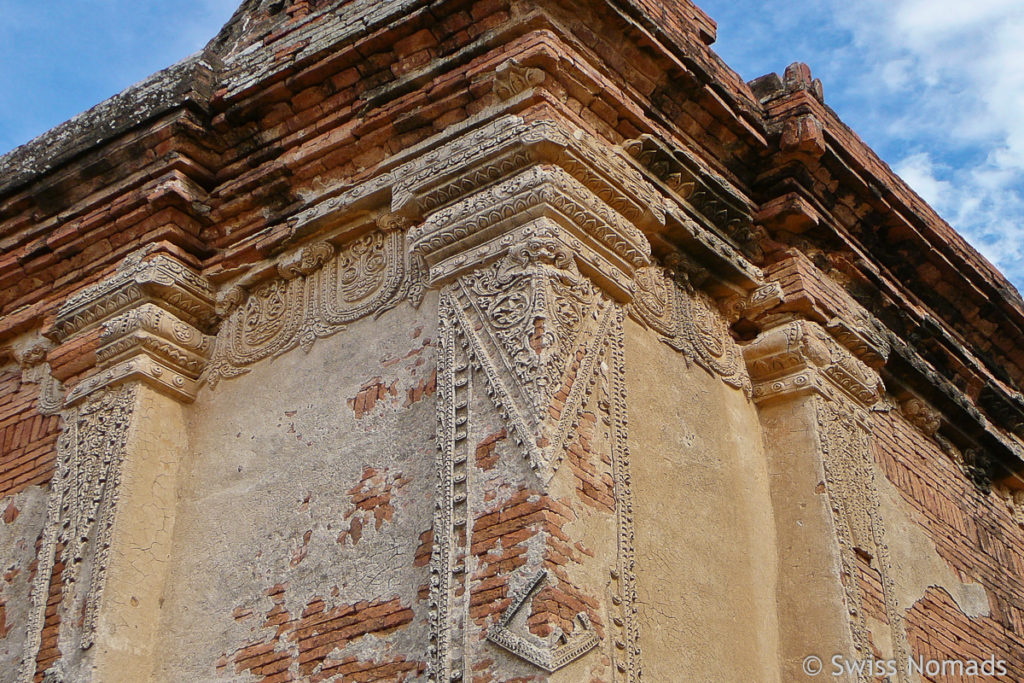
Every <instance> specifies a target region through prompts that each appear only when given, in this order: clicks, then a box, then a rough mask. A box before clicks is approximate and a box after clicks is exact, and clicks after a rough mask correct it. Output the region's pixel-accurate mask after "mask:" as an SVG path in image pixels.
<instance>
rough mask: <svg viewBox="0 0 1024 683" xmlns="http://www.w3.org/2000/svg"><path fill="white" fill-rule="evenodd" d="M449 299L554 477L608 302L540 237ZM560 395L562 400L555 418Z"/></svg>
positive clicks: (472, 277) (539, 463)
mask: <svg viewBox="0 0 1024 683" xmlns="http://www.w3.org/2000/svg"><path fill="white" fill-rule="evenodd" d="M447 301H448V306H450V307H451V308H452V309H453V312H454V313H455V314H456V315H457V316H458V317H459V319H460V321H462V323H463V324H462V327H463V332H464V334H465V335H466V337H467V338H468V339H469V340H470V343H471V345H472V348H473V350H474V355H475V356H476V358H477V359H478V362H480V363H481V365H482V366H483V369H484V371H485V373H486V374H487V377H488V379H489V381H490V383H491V386H492V389H493V391H494V394H495V397H496V400H497V401H498V403H499V404H500V407H501V408H502V409H503V410H504V411H505V413H506V414H507V415H508V419H509V421H510V422H511V425H512V428H513V431H514V433H515V434H516V438H517V440H518V441H519V442H520V443H521V444H522V445H523V447H524V448H525V450H526V452H527V454H528V456H529V458H530V461H531V463H532V465H533V467H534V468H535V469H536V470H537V471H538V472H539V473H542V475H543V476H544V477H545V478H550V476H551V475H552V474H553V472H554V470H555V469H556V468H557V466H558V463H559V461H560V460H561V457H562V449H563V446H564V443H565V439H566V437H567V436H568V434H569V431H570V429H571V427H572V424H573V421H574V420H576V419H577V414H576V413H577V411H578V410H579V407H580V405H581V404H582V402H583V399H584V398H585V397H586V392H587V390H588V387H589V385H590V382H591V378H592V376H593V371H594V367H595V363H594V355H593V354H587V353H586V352H585V349H586V347H587V345H588V344H600V343H601V340H602V339H603V338H604V336H605V335H606V334H607V332H608V326H609V322H610V316H611V307H610V304H609V302H608V301H607V299H605V298H604V297H603V296H602V295H601V294H600V292H599V290H598V289H597V288H596V287H595V286H594V284H593V283H592V282H590V280H589V279H587V278H585V277H583V276H582V275H581V274H580V273H579V271H578V270H577V267H576V263H575V259H574V258H573V256H572V254H570V253H569V251H568V250H567V249H566V248H565V246H564V245H563V244H562V243H561V242H558V241H556V240H554V239H545V238H543V237H535V238H532V239H530V240H528V241H526V242H525V243H521V244H517V245H515V246H514V247H513V248H512V249H511V250H510V251H509V252H508V254H507V255H506V256H505V258H503V259H502V260H500V261H498V262H496V263H495V264H493V265H491V266H490V267H487V268H483V269H479V270H477V271H474V272H472V273H470V274H469V275H466V276H464V277H463V278H462V279H461V280H460V281H459V285H458V287H457V289H456V297H455V300H452V299H448V300H447ZM567 385H568V386H567ZM560 392H561V393H564V394H565V396H564V398H561V399H560V401H561V402H562V403H563V405H562V407H561V409H560V410H557V411H555V413H556V414H557V417H552V408H551V406H552V402H553V399H554V398H555V395H556V394H557V393H560Z"/></svg>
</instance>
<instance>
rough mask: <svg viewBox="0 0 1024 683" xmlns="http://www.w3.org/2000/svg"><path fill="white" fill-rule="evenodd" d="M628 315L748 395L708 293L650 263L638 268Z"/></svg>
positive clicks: (737, 355)
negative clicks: (645, 266) (684, 284)
mask: <svg viewBox="0 0 1024 683" xmlns="http://www.w3.org/2000/svg"><path fill="white" fill-rule="evenodd" d="M630 313H631V314H632V315H633V316H634V317H635V318H637V319H638V320H639V321H640V322H642V323H643V324H645V325H647V326H648V327H650V328H651V329H652V330H654V331H655V332H657V333H659V334H660V335H662V337H661V340H662V342H664V343H665V344H667V345H669V346H671V347H672V348H673V349H675V350H676V351H679V352H680V353H682V354H683V355H684V356H686V358H687V359H689V360H692V361H693V362H695V363H697V365H699V366H700V367H702V368H704V369H705V370H707V371H708V372H710V373H712V374H714V375H716V376H718V377H720V378H721V379H722V381H724V382H725V383H726V384H728V385H730V386H733V387H736V388H738V389H742V390H743V391H744V393H746V394H747V395H748V396H749V395H750V393H751V386H750V378H749V377H748V375H747V368H746V365H745V363H744V361H743V354H742V352H741V350H740V348H739V346H738V345H737V344H736V342H735V341H734V340H733V338H732V336H731V335H730V333H729V324H728V321H727V320H726V319H725V317H724V316H723V315H722V314H721V313H720V312H719V310H718V307H717V305H716V304H715V301H714V300H713V299H712V298H711V297H710V296H708V295H707V294H705V293H704V292H702V291H700V290H692V289H691V290H690V291H687V289H686V288H684V287H683V285H682V284H681V283H680V282H679V279H678V278H677V277H675V276H674V275H673V274H672V273H671V272H670V271H669V270H667V269H666V268H664V267H662V266H650V267H647V268H641V269H640V270H638V271H637V274H636V277H635V278H634V280H633V301H632V303H631V305H630Z"/></svg>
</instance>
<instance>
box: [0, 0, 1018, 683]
mask: <svg viewBox="0 0 1024 683" xmlns="http://www.w3.org/2000/svg"><path fill="white" fill-rule="evenodd" d="M715 33H716V27H715V24H714V22H713V21H712V20H711V19H710V18H709V17H707V16H706V15H705V14H704V13H703V12H702V11H701V10H700V9H699V8H698V7H696V6H695V5H694V4H693V3H692V2H690V1H689V0H671V1H668V2H653V1H652V0H614V1H613V0H588V1H586V2H582V1H570V0H438V1H436V2H428V1H427V0H316V1H314V0H287V1H285V2H271V1H269V0H252V1H250V2H246V3H244V4H243V6H242V7H241V8H240V9H239V13H238V14H237V15H236V16H235V17H234V18H233V19H232V21H231V22H229V24H228V25H227V26H226V27H225V28H224V30H223V31H222V32H221V33H220V34H219V35H218V36H217V37H216V38H215V39H214V40H213V41H211V43H210V44H209V45H208V46H207V48H206V49H205V50H204V51H203V52H201V53H199V54H197V55H195V56H193V57H191V58H189V59H187V60H185V61H184V62H182V63H181V64H179V65H176V66H174V67H172V68H171V69H168V70H166V71H164V72H161V73H159V74H157V75H155V76H154V77H152V78H151V79H148V80H147V81H145V82H143V83H141V84H139V85H137V86H133V87H132V88H131V89H129V91H126V92H125V93H122V94H121V95H119V96H117V97H115V98H113V99H112V100H110V101H108V102H106V103H104V104H102V105H100V106H99V107H97V108H96V109H94V110H91V111H90V112H86V113H85V114H84V115H82V116H81V117H77V118H76V119H75V120H74V121H72V122H69V123H68V124H65V125H64V126H61V127H58V128H57V129H55V130H54V131H51V132H50V133H48V134H46V135H45V136H43V137H42V138H40V139H39V140H37V141H35V142H33V143H31V144H30V145H28V146H26V147H25V148H22V149H19V150H16V151H15V152H13V153H12V154H10V155H8V156H5V157H2V158H0V360H2V362H3V363H4V364H3V365H2V366H0V513H2V515H0V519H2V521H0V537H2V538H3V539H4V541H5V548H4V550H3V554H2V555H0V669H3V670H8V669H9V670H11V671H17V673H16V674H12V676H14V677H15V678H14V679H13V680H18V681H19V683H27V682H28V681H30V680H39V681H41V680H43V676H44V674H45V673H49V674H50V677H51V678H54V677H59V676H64V677H65V678H66V680H69V681H70V680H75V681H77V680H79V679H81V680H83V681H84V680H90V678H89V677H90V676H95V677H98V679H102V678H104V677H106V678H107V679H109V680H117V676H121V677H122V678H124V680H132V681H133V682H134V681H136V680H138V681H143V680H154V681H172V680H182V679H188V680H208V679H216V680H235V679H244V680H259V681H262V682H263V683H275V682H277V681H293V680H294V681H300V680H303V681H304V680H309V681H396V682H397V681H413V680H429V681H444V683H448V682H449V681H453V680H464V681H470V680H471V681H473V682H474V683H485V682H487V681H506V682H510V681H517V682H520V681H521V682H524V683H525V682H526V681H537V682H540V681H545V680H549V679H551V678H552V677H554V678H558V677H561V679H560V680H579V681H589V682H591V683H594V682H596V681H630V682H631V683H632V682H635V681H639V680H654V679H659V678H660V679H662V680H668V679H670V678H671V677H672V676H675V675H677V673H678V671H679V670H680V669H679V667H678V666H677V665H676V664H675V662H676V661H677V659H678V660H680V661H685V662H686V667H687V670H686V675H691V676H695V677H697V678H706V679H708V680H741V679H742V680H766V681H775V680H779V681H781V680H788V678H789V677H791V676H790V674H791V673H792V672H793V671H794V669H793V666H794V665H799V661H796V660H794V661H789V659H792V658H793V656H794V651H795V650H798V649H799V648H801V647H804V648H805V649H806V645H803V644H802V643H801V642H797V641H802V640H813V639H814V638H818V637H819V636H820V637H821V638H823V639H824V640H823V642H825V643H827V645H828V647H829V648H830V649H832V650H835V651H839V650H840V649H841V650H842V651H843V653H844V654H847V655H849V656H851V657H854V656H868V655H872V656H875V657H890V656H893V655H894V654H897V653H902V652H904V651H906V653H907V654H913V655H914V656H920V657H941V658H969V657H974V658H978V659H983V658H985V657H988V656H990V655H993V656H996V657H997V658H1004V659H1006V660H1007V662H1008V668H1009V671H1010V678H1011V679H1015V678H1024V640H1022V637H1024V636H1022V635H1021V634H1024V603H1022V601H1021V598H1020V596H1021V595H1024V560H1022V557H1024V522H1022V521H1021V520H1022V519H1024V514H1022V513H1021V510H1022V509H1024V487H1022V486H1021V485H1020V484H1019V482H1020V481H1021V479H1020V473H1021V472H1024V399H1022V398H1021V394H1020V388H1021V386H1022V379H1024V343H1022V339H1024V303H1022V301H1021V299H1020V296H1019V294H1018V293H1016V292H1015V291H1014V290H1013V289H1012V287H1011V286H1010V285H1009V284H1008V283H1007V282H1006V280H1005V278H1003V277H1002V276H1001V275H1000V274H999V273H998V272H996V271H995V269H994V268H992V267H991V265H990V264H988V263H987V262H986V261H985V260H984V259H983V258H982V257H981V256H980V255H978V254H977V253H976V252H974V251H973V250H972V249H971V248H970V247H969V246H967V244H966V242H964V241H963V239H962V238H960V236H958V235H956V233H955V232H954V231H952V229H951V228H950V227H949V226H948V225H947V224H945V223H944V222H943V221H942V220H941V219H940V218H939V217H938V216H937V215H936V214H935V213H934V212H933V211H932V210H931V209H930V208H929V207H928V206H926V205H924V204H923V202H921V200H920V198H918V197H917V196H916V195H915V194H913V192H911V191H910V190H909V188H908V187H907V186H906V185H905V184H904V183H903V182H902V181H901V180H900V179H898V178H896V177H895V176H894V175H892V173H891V171H890V170H889V168H888V167H887V166H885V164H884V163H882V161H881V160H880V159H878V158H877V157H876V156H875V155H874V153H873V152H872V151H871V150H870V149H868V148H866V147H865V146H864V144H863V143H862V142H861V141H860V140H859V138H857V137H856V136H855V135H854V134H853V132H852V131H850V130H849V129H848V128H847V127H846V126H845V125H844V124H843V123H842V122H841V121H839V120H838V118H837V117H836V116H835V113H834V112H833V111H832V110H831V109H829V108H828V107H826V106H825V104H824V100H823V88H822V84H821V83H820V81H817V80H816V79H814V78H813V76H812V74H811V71H810V69H809V68H808V67H807V66H806V65H802V64H795V65H792V66H791V67H790V68H788V69H787V70H786V71H785V72H784V73H783V74H782V75H781V76H780V75H776V74H770V75H768V76H765V77H763V78H760V79H757V80H755V81H752V82H750V83H744V82H742V80H741V79H740V78H739V77H738V75H737V74H735V73H734V72H732V71H731V70H729V69H728V68H727V67H726V66H725V65H724V64H722V63H721V61H720V60H718V58H717V57H716V56H715V55H714V53H713V52H712V50H711V49H710V47H709V46H710V45H711V44H712V43H713V42H714V39H715ZM627 339H628V342H627V341H626V340H627ZM626 356H629V357H630V358H631V359H632V360H631V361H630V363H626V362H625V360H624V359H625V358H626ZM136 384H138V385H140V386H141V385H145V386H146V387H147V390H152V391H154V392H158V394H153V395H152V396H151V397H150V399H147V402H146V403H145V405H146V406H147V407H146V409H145V410H142V409H140V410H139V411H138V412H137V413H135V412H133V410H134V409H126V410H121V412H119V413H116V414H115V413H114V412H113V409H112V408H111V406H110V405H108V403H109V401H108V399H109V398H110V396H112V395H113V394H112V393H111V391H113V390H114V389H115V388H116V387H118V386H119V385H132V386H134V385H136ZM627 385H628V386H630V387H631V388H630V389H629V391H628V392H627V389H626V387H627ZM157 395H159V396H160V401H157V400H156V398H155V396H157ZM670 397H672V398H670ZM105 401H108V403H105ZM780 405H783V406H784V408H780V407H779V406H780ZM154 406H160V407H158V408H157V407H154ZM147 411H148V412H147ZM69 416H71V417H70V422H68V423H65V422H64V420H68V419H69ZM633 425H642V429H640V430H637V429H635V428H634V427H633ZM108 427H111V428H113V427H116V429H114V430H113V431H114V432H116V433H113V432H111V431H110V429H108ZM764 434H772V435H774V437H773V439H765V438H764ZM115 437H116V438H115ZM779 444H783V446H784V447H783V448H781V450H780V446H779ZM631 453H633V454H636V453H642V454H643V455H642V456H636V455H631ZM58 456H59V457H60V458H61V460H60V462H61V463H64V464H63V465H62V467H63V468H64V469H65V470H66V474H67V473H74V476H75V477H81V478H82V480H81V481H70V480H61V479H60V478H59V477H58V478H57V479H54V473H55V468H56V464H57V462H58ZM179 467H180V470H179V469H177V468H179ZM62 471H64V470H62ZM819 472H820V475H819ZM634 474H637V476H636V477H635V478H634ZM68 476H70V475H68ZM133 477H134V478H133ZM146 477H149V479H147V478H146ZM637 480H639V481H642V482H643V484H642V486H643V491H640V492H637V491H636V490H635V481H637ZM58 484H60V486H59V487H58ZM61 487H62V488H61ZM122 487H125V488H124V490H122ZM157 490H160V491H164V492H165V493H166V492H167V491H171V490H173V492H174V494H173V495H171V496H169V497H168V500H172V499H173V501H174V502H173V503H167V502H166V501H165V500H164V499H163V498H161V499H160V501H157V500H156V498H157V496H155V495H151V494H152V492H154V491H157ZM79 491H89V492H91V493H90V495H89V496H87V497H88V498H89V499H90V500H84V499H83V498H82V497H81V496H77V495H76V493H77V492H79ZM51 492H53V494H54V498H53V501H54V502H55V503H56V502H59V503H60V505H51V506H50V509H49V510H48V509H47V505H46V499H47V497H48V496H49V495H50V493H51ZM140 500H142V501H144V502H143V503H138V501H140ZM125 501H128V502H127V503H125ZM132 501H135V504H136V505H137V507H135V508H127V509H131V510H132V512H131V514H128V513H119V512H118V509H119V508H118V506H119V505H130V504H132ZM787 505H791V508H792V509H791V508H788V507H787ZM172 508H173V509H172ZM638 510H639V511H642V513H638V512H637V511H638ZM794 510H795V517H793V518H792V519H791V517H790V516H788V515H789V513H790V512H792V511H794ZM816 513H820V514H819V515H818V516H817V517H815V516H814V515H815V514H816ZM638 514H640V518H639V519H638V518H637V516H638ZM794 519H795V520H796V522H794V521H793V520H794ZM147 525H149V526H148V527H147ZM147 528H151V529H155V530H158V531H159V533H158V534H156V535H154V536H152V539H157V540H156V541H153V542H150V541H146V542H143V539H144V536H143V535H140V534H142V531H140V530H144V529H147ZM705 530H712V531H705ZM154 533H156V532H154ZM161 534H162V535H161ZM719 536H722V537H721V538H720V537H719ZM57 539H60V541H58V540H57ZM152 539H151V540H152ZM65 541H67V542H68V543H70V544H71V546H73V547H71V546H67V547H66V546H65ZM8 548H10V549H8ZM797 548H799V549H797ZM802 553H806V555H804V554H802ZM815 553H818V554H815ZM50 554H52V555H53V559H52V560H50V559H49V555H50ZM157 555H159V558H160V559H159V560H158V561H157V560H153V559H152V558H153V557H156V556H157ZM69 558H73V559H69ZM802 558H813V560H814V561H813V562H811V560H807V562H809V563H810V564H812V565H813V567H833V568H836V567H838V568H840V569H837V570H836V571H838V574H837V575H835V576H832V575H829V576H828V577H827V580H826V581H825V582H824V583H822V584H820V585H819V586H818V587H819V588H820V591H821V593H822V595H820V596H815V597H816V598H818V601H817V603H816V604H815V605H814V606H807V605H804V604H803V603H802V602H801V601H802V600H806V599H807V597H808V596H806V595H805V594H803V593H802V592H801V590H800V589H799V588H794V587H793V586H791V585H790V584H789V583H788V582H789V581H791V579H792V578H793V576H797V575H799V572H801V571H803V570H805V569H806V568H807V567H805V566H802V565H801V561H802ZM65 562H66V563H67V566H65ZM813 567H812V569H813ZM780 568H781V569H780ZM787 572H791V574H787ZM819 575H820V572H818V573H816V574H815V575H814V576H815V577H818V576H819ZM105 577H106V578H105ZM37 578H38V580H36V579H37ZM94 579H95V580H94ZM33 582H35V586H34V587H33V585H32V584H33ZM107 582H112V584H111V586H107V585H106V584H107ZM135 585H139V586H143V585H144V586H146V587H147V594H146V595H139V596H136V595H133V594H131V593H132V590H134V589H129V588H128V587H129V586H135ZM268 586H269V588H268ZM108 589H109V590H108ZM33 591H34V593H35V594H34V595H33ZM149 593H152V595H151V594H149ZM157 594H159V595H157ZM101 596H106V598H104V599H101ZM140 597H141V598H142V601H141V602H144V603H145V605H143V606H142V607H140V604H141V603H140V600H139V598H140ZM143 613H145V614H146V615H147V616H146V617H145V618H144V619H145V623H142V622H140V621H139V619H143V617H140V616H139V615H141V614H143ZM133 619H134V620H136V621H134V622H133V621H132V620H133ZM801 622H802V623H803V625H802V626H794V624H800V623H801ZM97 624H99V628H98V630H97V629H94V627H95V626H96V625H97ZM129 625H130V626H129ZM751 625H753V626H751ZM142 627H145V628H142ZM748 627H749V630H746V629H748ZM104 629H107V630H104ZM147 629H148V630H147ZM801 629H802V630H801ZM94 630H96V632H97V633H99V634H100V635H99V636H97V637H98V638H99V639H100V640H99V641H98V642H93V631H94ZM143 631H146V632H152V633H156V634H158V637H154V638H151V639H149V640H146V639H145V638H142V637H141V636H139V635H138V634H139V633H141V632H143ZM111 634H113V635H111ZM126 634H128V635H126ZM133 638H135V639H136V640H133ZM104 639H106V640H104ZM737 640H741V641H749V642H742V643H739V644H737V643H736V641H737ZM142 641H146V642H142ZM815 642H818V641H815ZM641 644H642V646H641ZM780 653H782V654H780ZM803 654H809V653H808V652H801V653H800V656H802V655H803ZM818 654H825V652H821V653H818ZM113 672H118V673H113ZM652 672H653V673H652ZM898 678H899V679H900V680H901V681H905V680H910V679H909V678H907V676H906V673H905V672H902V671H901V672H900V675H899V676H898Z"/></svg>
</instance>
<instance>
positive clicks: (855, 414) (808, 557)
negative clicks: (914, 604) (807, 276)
mask: <svg viewBox="0 0 1024 683" xmlns="http://www.w3.org/2000/svg"><path fill="white" fill-rule="evenodd" d="M768 317H769V318H771V317H772V316H768ZM774 317H775V318H776V320H775V321H774V323H775V324H774V326H768V327H767V329H765V330H764V331H762V332H761V334H760V335H759V336H758V337H757V339H755V340H754V341H753V342H752V343H750V344H749V345H747V346H746V347H745V349H744V357H745V359H746V362H747V367H748V369H749V372H750V377H751V381H752V383H753V396H754V400H755V401H756V402H757V404H758V410H759V415H760V419H761V423H762V427H763V429H764V432H765V438H766V442H767V447H768V457H769V467H770V470H771V475H772V501H773V506H774V508H775V517H776V525H777V533H778V547H779V563H780V566H779V577H780V578H779V583H778V586H777V600H778V606H779V620H780V630H781V638H780V640H781V643H782V673H783V678H784V679H785V680H804V679H805V678H807V676H806V674H805V672H804V671H803V669H802V662H803V660H804V658H805V657H807V656H809V655H815V656H818V657H821V658H822V659H823V660H824V662H825V666H826V667H827V669H826V670H828V669H830V668H831V664H830V663H829V659H830V658H831V657H832V656H833V655H837V654H838V655H842V656H843V657H844V658H845V659H846V660H856V659H867V658H869V657H871V656H873V655H874V653H875V650H874V648H875V647H883V648H891V649H890V650H889V651H891V652H892V656H893V657H894V658H895V659H896V660H897V661H898V662H900V664H899V680H901V681H902V680H909V678H908V676H909V674H908V672H907V670H906V662H907V655H908V652H909V650H908V646H907V640H906V633H905V629H904V625H903V615H902V611H901V610H900V608H899V605H898V604H897V603H896V597H895V590H894V584H893V568H892V564H891V561H890V559H889V551H888V546H887V545H886V540H885V528H884V524H883V520H882V518H881V515H880V512H879V500H878V491H877V489H876V486H875V483H874V477H875V474H874V462H873V456H872V454H871V428H870V421H869V419H868V411H869V410H871V409H872V406H874V405H875V404H876V402H878V401H879V400H880V399H881V397H882V390H883V387H882V382H881V380H880V378H879V376H878V374H877V373H876V371H875V370H873V369H872V368H871V367H869V366H868V365H867V364H866V363H865V362H864V361H862V360H861V359H860V358H858V357H857V355H854V353H853V352H852V351H851V349H849V348H847V347H845V346H843V345H842V344H840V343H839V341H837V337H838V339H842V340H844V341H847V342H849V343H851V345H852V346H853V349H854V350H855V351H857V352H858V354H859V355H860V356H861V357H864V358H868V359H876V358H883V360H884V354H885V352H886V349H880V348H877V347H875V346H871V345H869V344H866V342H865V338H866V336H865V335H860V334H859V335H853V334H851V333H850V332H849V330H850V329H851V328H852V327H853V326H852V325H850V324H840V323H839V322H838V321H833V322H834V324H830V326H829V327H830V329H832V328H835V329H836V330H839V331H840V332H842V333H841V334H839V335H836V336H834V335H833V334H830V333H829V331H827V330H826V328H825V327H822V326H821V325H819V324H818V323H815V322H811V321H808V320H802V319H795V318H793V317H791V316H782V315H776V316H774ZM769 325H771V323H769ZM862 563H866V564H867V565H868V566H869V567H870V568H872V569H874V570H877V571H878V574H879V576H880V578H881V582H882V592H883V601H884V611H885V620H886V622H887V624H886V625H885V626H886V628H887V636H888V637H887V638H886V637H885V636H883V635H882V634H880V632H879V630H878V628H877V627H876V628H875V629H871V628H870V625H869V624H868V622H867V617H866V613H865V608H864V596H863V595H862V594H861V587H860V572H861V569H860V565H861V564H862ZM880 637H881V638H884V639H885V640H888V641H889V642H887V643H883V642H881V640H880ZM850 679H851V680H854V679H855V678H854V676H853V675H852V674H851V675H850Z"/></svg>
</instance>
